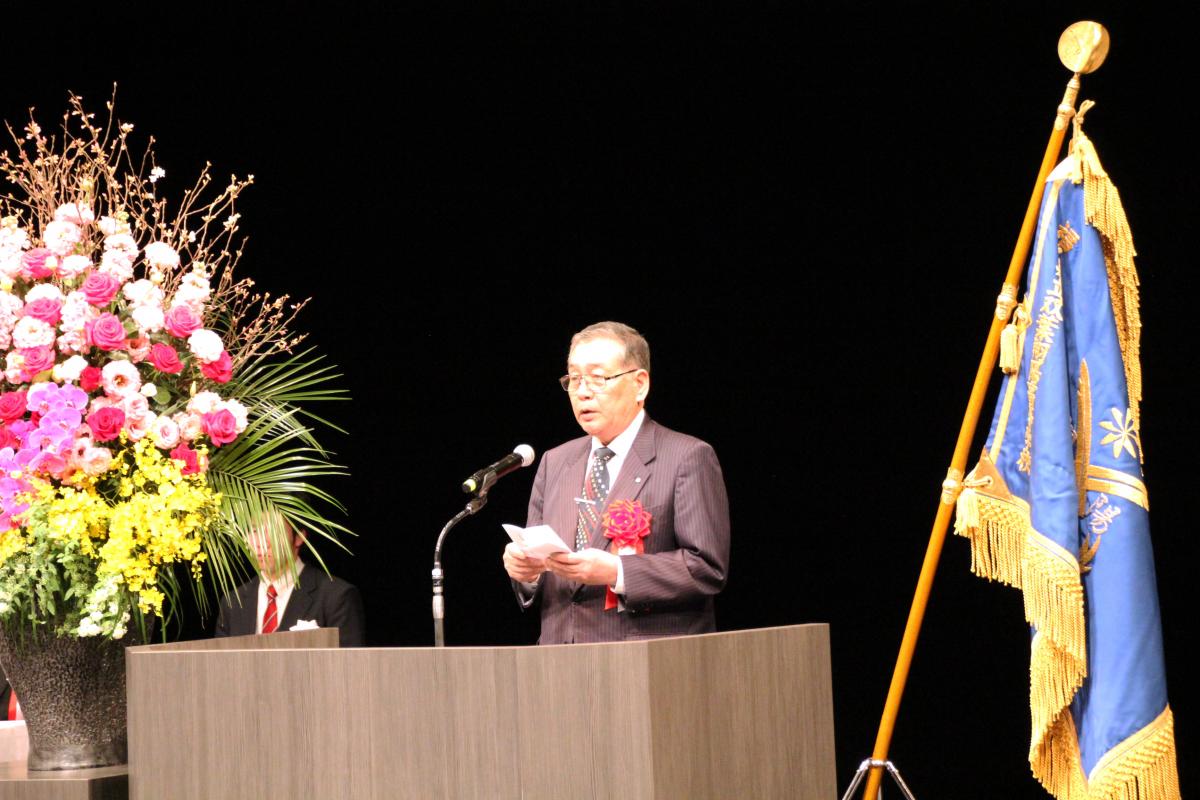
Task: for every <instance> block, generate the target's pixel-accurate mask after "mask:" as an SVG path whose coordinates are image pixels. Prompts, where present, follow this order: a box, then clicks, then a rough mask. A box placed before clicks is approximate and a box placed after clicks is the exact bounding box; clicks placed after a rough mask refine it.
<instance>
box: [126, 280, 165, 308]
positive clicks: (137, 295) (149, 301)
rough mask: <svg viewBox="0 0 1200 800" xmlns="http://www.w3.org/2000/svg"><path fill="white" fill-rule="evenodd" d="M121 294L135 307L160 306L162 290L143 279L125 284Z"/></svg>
mask: <svg viewBox="0 0 1200 800" xmlns="http://www.w3.org/2000/svg"><path fill="white" fill-rule="evenodd" d="M121 292H122V294H124V295H125V299H126V300H128V301H129V302H130V303H131V304H132V305H135V306H148V305H157V306H161V305H162V301H163V291H162V289H160V288H158V287H157V286H155V285H154V283H153V282H152V281H148V280H146V279H145V278H142V279H141V280H138V281H134V282H133V283H127V284H125V288H124V289H122V290H121Z"/></svg>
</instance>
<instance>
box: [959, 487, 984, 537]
mask: <svg viewBox="0 0 1200 800" xmlns="http://www.w3.org/2000/svg"><path fill="white" fill-rule="evenodd" d="M978 527H979V496H978V494H977V493H976V492H975V490H974V489H972V488H970V487H967V488H965V489H963V490H962V492H961V493H960V494H959V495H958V503H957V505H956V506H955V509H954V532H955V533H957V534H958V535H959V536H966V535H968V534H967V532H968V531H973V530H975V529H976V528H978Z"/></svg>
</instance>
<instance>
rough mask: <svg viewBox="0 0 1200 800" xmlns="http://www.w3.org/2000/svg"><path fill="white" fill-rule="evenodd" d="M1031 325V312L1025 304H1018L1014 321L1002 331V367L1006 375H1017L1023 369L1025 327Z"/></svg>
mask: <svg viewBox="0 0 1200 800" xmlns="http://www.w3.org/2000/svg"><path fill="white" fill-rule="evenodd" d="M1028 327H1029V313H1028V312H1027V311H1026V310H1025V304H1024V303H1022V304H1021V305H1019V306H1017V310H1016V313H1014V314H1013V318H1012V322H1010V323H1008V324H1007V325H1005V326H1004V330H1002V331H1001V332H1000V369H1001V371H1003V372H1004V374H1005V375H1016V374H1017V372H1018V371H1019V370H1020V369H1021V355H1022V354H1023V353H1024V352H1025V329H1026V328H1028Z"/></svg>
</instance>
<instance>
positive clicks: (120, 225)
mask: <svg viewBox="0 0 1200 800" xmlns="http://www.w3.org/2000/svg"><path fill="white" fill-rule="evenodd" d="M100 232H101V233H103V234H104V235H105V236H113V235H115V234H118V233H129V223H127V222H121V220H119V219H117V218H115V217H101V218H100Z"/></svg>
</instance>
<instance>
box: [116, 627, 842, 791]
mask: <svg viewBox="0 0 1200 800" xmlns="http://www.w3.org/2000/svg"><path fill="white" fill-rule="evenodd" d="M336 645H337V636H336V632H335V631H330V630H320V631H300V632H295V633H287V634H279V633H276V634H271V635H269V636H244V637H233V638H228V639H218V640H211V641H202V642H187V643H180V644H174V645H154V646H149V647H141V648H130V649H129V651H128V655H127V664H128V687H129V774H130V797H131V798H134V800H152V799H154V800H157V798H163V797H170V798H174V800H190V799H191V798H196V800H208V798H217V797H219V798H242V797H244V798H256V799H257V798H263V797H314V798H323V799H325V798H378V799H379V800H393V799H394V798H410V797H411V798H454V799H455V800H458V799H459V798H486V800H494V799H495V798H553V800H562V798H572V799H574V798H619V799H620V800H638V799H639V798H670V799H671V800H676V798H688V799H689V800H698V799H699V798H774V797H786V798H821V800H829V798H833V797H835V796H836V793H837V787H836V774H835V766H834V752H833V702H832V698H831V684H832V679H831V674H830V661H829V628H828V626H826V625H797V626H789V627H782V628H765V629H760V630H748V631H737V632H732V633H716V634H708V635H704V636H688V637H678V638H671V639H654V640H645V641H634V642H622V643H613V644H596V645H561V646H552V647H488V648H482V647H462V648H457V647H456V648H441V649H436V648H356V649H347V650H340V649H338V648H337V646H336Z"/></svg>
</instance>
